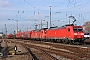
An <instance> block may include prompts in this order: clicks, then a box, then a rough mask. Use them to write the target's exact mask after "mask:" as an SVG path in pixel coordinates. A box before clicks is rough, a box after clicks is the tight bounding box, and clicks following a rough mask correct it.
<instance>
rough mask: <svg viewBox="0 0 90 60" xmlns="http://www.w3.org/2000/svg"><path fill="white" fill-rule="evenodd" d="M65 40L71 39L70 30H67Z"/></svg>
mask: <svg viewBox="0 0 90 60" xmlns="http://www.w3.org/2000/svg"><path fill="white" fill-rule="evenodd" d="M67 38H68V39H71V29H70V28H67Z"/></svg>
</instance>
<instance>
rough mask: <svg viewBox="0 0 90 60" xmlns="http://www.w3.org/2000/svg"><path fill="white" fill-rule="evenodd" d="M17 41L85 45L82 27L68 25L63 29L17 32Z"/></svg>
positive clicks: (53, 28)
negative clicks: (26, 40)
mask: <svg viewBox="0 0 90 60" xmlns="http://www.w3.org/2000/svg"><path fill="white" fill-rule="evenodd" d="M15 38H16V39H30V40H32V39H34V40H43V41H56V42H62V43H72V44H73V43H77V42H79V43H84V32H83V28H82V26H74V25H73V24H68V25H65V26H62V27H52V28H49V29H48V28H42V29H37V30H30V31H25V32H17V33H16V35H15Z"/></svg>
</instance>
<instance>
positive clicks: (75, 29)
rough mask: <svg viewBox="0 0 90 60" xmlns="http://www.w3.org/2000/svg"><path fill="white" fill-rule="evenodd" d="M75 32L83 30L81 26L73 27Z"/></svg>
mask: <svg viewBox="0 0 90 60" xmlns="http://www.w3.org/2000/svg"><path fill="white" fill-rule="evenodd" d="M73 30H74V31H75V32H82V31H83V28H74V29H73Z"/></svg>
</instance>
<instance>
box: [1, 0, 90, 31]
mask: <svg viewBox="0 0 90 60" xmlns="http://www.w3.org/2000/svg"><path fill="white" fill-rule="evenodd" d="M49 6H52V7H51V8H52V10H51V11H52V17H51V18H52V25H53V24H54V25H55V26H62V25H64V24H67V23H68V21H69V18H68V16H70V15H73V16H74V17H75V18H76V19H77V21H76V22H75V23H76V24H77V25H83V24H84V23H85V22H86V21H90V20H89V19H90V0H0V22H1V23H0V31H2V30H3V32H4V31H5V24H6V27H7V30H8V33H12V32H13V31H14V30H16V21H14V20H18V23H19V24H18V27H19V29H21V30H22V31H25V30H26V28H27V27H28V29H34V28H35V26H34V25H35V23H36V24H40V22H41V20H45V21H43V23H46V21H48V22H50V16H49V15H50V14H49V13H50V7H49ZM8 19H11V20H8ZM12 19H14V20H12ZM35 19H37V20H38V21H35ZM58 20H59V21H58ZM70 21H71V23H72V21H73V20H72V19H70ZM49 25H50V24H49ZM43 27H46V25H43ZM38 28H39V27H38Z"/></svg>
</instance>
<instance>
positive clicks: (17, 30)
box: [8, 19, 18, 32]
mask: <svg viewBox="0 0 90 60" xmlns="http://www.w3.org/2000/svg"><path fill="white" fill-rule="evenodd" d="M8 20H14V19H8ZM14 21H16V22H17V32H18V20H14Z"/></svg>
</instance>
